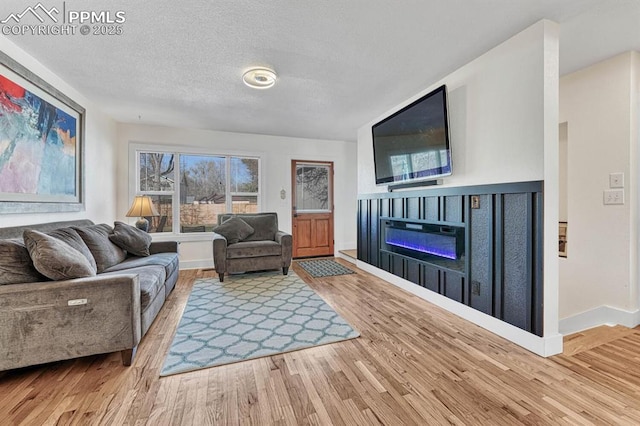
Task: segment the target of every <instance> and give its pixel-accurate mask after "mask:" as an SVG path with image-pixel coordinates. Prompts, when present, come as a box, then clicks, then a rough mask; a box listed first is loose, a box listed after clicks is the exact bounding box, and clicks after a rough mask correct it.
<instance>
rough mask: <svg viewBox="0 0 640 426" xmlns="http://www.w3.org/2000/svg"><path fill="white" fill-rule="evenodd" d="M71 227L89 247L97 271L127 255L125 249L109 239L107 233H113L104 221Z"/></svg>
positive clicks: (116, 262) (115, 263) (121, 259)
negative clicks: (98, 223) (97, 223)
mask: <svg viewBox="0 0 640 426" xmlns="http://www.w3.org/2000/svg"><path fill="white" fill-rule="evenodd" d="M73 229H75V230H76V232H77V233H78V235H80V237H82V240H83V241H84V243H85V244H86V245H87V247H89V251H91V254H92V255H93V258H94V259H95V260H96V265H97V267H98V273H101V272H102V271H104V270H105V269H107V268H110V267H112V266H113V265H117V264H118V263H120V262H122V261H123V260H124V259H125V258H126V257H127V252H126V251H124V250H123V249H121V248H120V247H118V246H117V245H115V244H113V243H112V242H111V240H109V235H111V234H112V233H113V228H111V227H110V226H109V225H107V224H106V223H101V224H100V225H91V226H82V227H80V226H78V227H73Z"/></svg>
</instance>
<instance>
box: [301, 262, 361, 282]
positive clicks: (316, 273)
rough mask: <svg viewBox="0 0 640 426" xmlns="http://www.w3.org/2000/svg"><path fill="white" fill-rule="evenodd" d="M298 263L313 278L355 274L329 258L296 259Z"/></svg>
mask: <svg viewBox="0 0 640 426" xmlns="http://www.w3.org/2000/svg"><path fill="white" fill-rule="evenodd" d="M298 265H300V266H301V267H302V269H304V270H305V271H307V273H308V274H309V275H311V276H312V277H314V278H318V277H333V276H335V275H346V274H355V272H354V271H352V270H351V269H349V268H347V267H346V266H343V265H342V264H340V263H338V262H336V261H335V260H331V259H319V260H304V261H298Z"/></svg>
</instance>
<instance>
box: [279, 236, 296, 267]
mask: <svg viewBox="0 0 640 426" xmlns="http://www.w3.org/2000/svg"><path fill="white" fill-rule="evenodd" d="M276 242H277V243H278V244H280V245H281V246H282V262H283V266H286V267H288V266H289V265H290V264H291V253H292V250H293V236H292V235H291V234H287V233H286V232H284V231H278V232H276Z"/></svg>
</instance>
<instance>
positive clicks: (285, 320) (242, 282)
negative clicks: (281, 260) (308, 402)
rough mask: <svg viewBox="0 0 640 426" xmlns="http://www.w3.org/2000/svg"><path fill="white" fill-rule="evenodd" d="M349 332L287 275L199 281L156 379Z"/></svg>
mask: <svg viewBox="0 0 640 426" xmlns="http://www.w3.org/2000/svg"><path fill="white" fill-rule="evenodd" d="M359 335H360V333H358V332H357V331H356V330H354V329H353V328H352V327H351V326H350V325H349V324H348V323H347V322H346V321H345V320H344V319H343V318H342V317H341V316H340V315H338V313H336V311H334V310H333V309H332V308H331V307H330V306H329V305H327V304H326V303H325V302H324V300H322V299H321V298H320V296H318V295H317V294H316V293H315V292H314V291H313V290H311V288H309V286H307V285H306V284H305V283H304V281H302V280H301V279H300V277H298V276H297V275H296V274H295V273H294V272H293V271H291V270H290V271H289V275H282V272H279V271H273V272H261V273H254V274H243V275H231V276H229V277H227V279H226V280H225V282H223V283H221V282H220V281H219V280H218V279H217V278H200V279H197V280H196V281H195V283H194V284H193V289H192V291H191V295H190V296H189V300H188V301H187V306H186V307H185V309H184V313H183V314H182V319H181V320H180V324H179V325H178V330H177V331H176V335H175V337H174V338H173V343H172V344H171V348H170V349H169V354H168V355H167V358H166V360H165V362H164V367H163V368H162V372H161V373H160V375H161V376H169V375H171V374H177V373H184V372H187V371H193V370H198V369H201V368H207V367H213V366H217V365H222V364H229V363H232V362H237V361H244V360H247V359H253V358H259V357H263V356H268V355H274V354H278V353H282V352H289V351H293V350H297V349H303V348H308V347H311V346H318V345H324V344H326V343H333V342H338V341H341V340H347V339H353V338H355V337H358V336H359Z"/></svg>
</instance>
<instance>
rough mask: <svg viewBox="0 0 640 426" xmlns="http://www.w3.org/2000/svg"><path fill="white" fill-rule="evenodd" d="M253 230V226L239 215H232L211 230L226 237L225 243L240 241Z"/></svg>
mask: <svg viewBox="0 0 640 426" xmlns="http://www.w3.org/2000/svg"><path fill="white" fill-rule="evenodd" d="M254 231H255V229H254V228H252V227H251V226H250V225H249V224H248V223H247V222H245V221H244V220H242V219H240V218H239V217H232V218H231V219H229V220H227V221H225V222H223V223H222V224H221V225H218V226H217V227H215V228H214V229H213V232H215V233H216V234H220V235H222V236H223V237H225V238H226V239H227V244H235V243H237V242H239V241H242V240H244V239H245V238H247V237H248V236H250V235H251V234H253V233H254Z"/></svg>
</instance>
